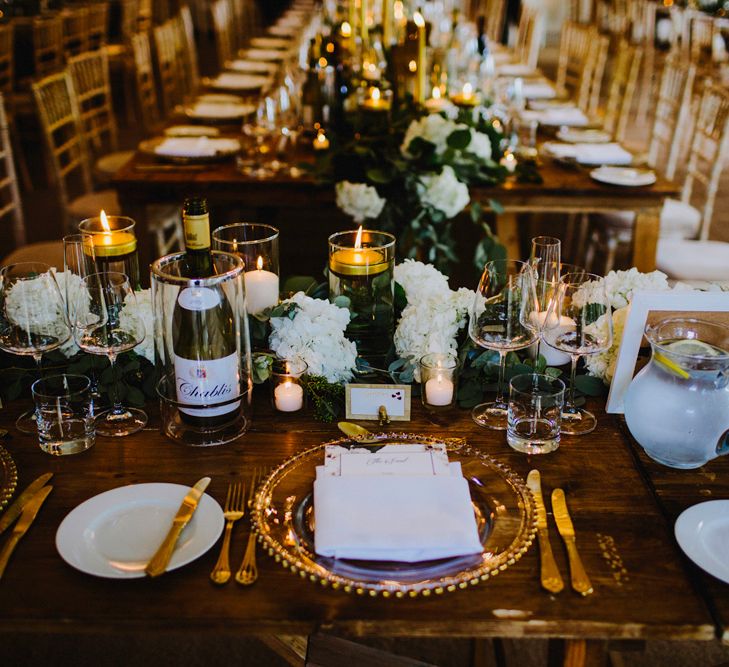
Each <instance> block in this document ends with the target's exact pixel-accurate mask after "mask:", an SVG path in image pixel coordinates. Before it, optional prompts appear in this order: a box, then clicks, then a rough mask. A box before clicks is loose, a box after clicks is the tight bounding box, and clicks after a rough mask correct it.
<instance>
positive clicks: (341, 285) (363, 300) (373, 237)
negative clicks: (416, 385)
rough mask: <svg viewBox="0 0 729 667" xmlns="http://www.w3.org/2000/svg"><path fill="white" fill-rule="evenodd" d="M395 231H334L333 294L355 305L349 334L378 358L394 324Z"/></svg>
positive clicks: (370, 357)
mask: <svg viewBox="0 0 729 667" xmlns="http://www.w3.org/2000/svg"><path fill="white" fill-rule="evenodd" d="M394 269H395V237H394V236H393V235H392V234H388V233H387V232H377V231H371V230H363V229H362V227H360V228H359V230H358V231H346V232H337V233H336V234H332V235H331V236H330V237H329V300H330V301H331V302H332V303H336V304H337V305H339V306H341V307H344V308H347V309H349V313H350V321H349V324H348V326H347V331H346V334H345V335H346V336H347V338H349V340H352V341H354V342H355V343H356V345H357V351H358V353H359V354H360V356H362V357H363V358H364V359H366V360H367V361H369V362H370V363H372V364H376V363H382V362H383V361H384V359H385V356H386V355H387V353H388V351H389V350H390V347H391V345H392V335H393V328H394V308H393V301H394Z"/></svg>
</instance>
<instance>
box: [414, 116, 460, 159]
mask: <svg viewBox="0 0 729 667" xmlns="http://www.w3.org/2000/svg"><path fill="white" fill-rule="evenodd" d="M465 128H466V125H463V124H459V123H455V122H454V121H452V120H448V119H447V118H443V116H441V115H440V114H437V113H434V114H430V115H428V116H423V117H422V118H421V119H420V120H414V121H412V122H411V123H410V125H409V126H408V129H407V130H406V131H405V138H404V139H403V142H402V145H401V146H400V152H401V153H402V154H403V155H404V156H405V157H412V155H411V153H410V151H409V148H410V142H411V141H412V140H413V139H416V138H420V139H424V140H425V141H429V142H430V143H431V144H433V145H434V146H435V153H436V155H443V153H444V152H445V150H446V148H448V137H449V136H450V135H451V134H452V133H453V132H455V131H456V130H463V129H465Z"/></svg>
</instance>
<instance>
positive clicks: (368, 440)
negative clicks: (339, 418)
mask: <svg viewBox="0 0 729 667" xmlns="http://www.w3.org/2000/svg"><path fill="white" fill-rule="evenodd" d="M337 428H339V430H340V431H341V432H342V433H344V435H347V436H349V437H350V438H355V439H356V440H357V442H361V443H362V444H364V445H367V444H372V443H375V442H380V440H379V438H377V437H376V436H375V435H374V434H373V433H371V432H370V431H368V430H367V429H366V428H365V427H364V426H360V425H359V424H353V423H352V422H339V423H338V424H337Z"/></svg>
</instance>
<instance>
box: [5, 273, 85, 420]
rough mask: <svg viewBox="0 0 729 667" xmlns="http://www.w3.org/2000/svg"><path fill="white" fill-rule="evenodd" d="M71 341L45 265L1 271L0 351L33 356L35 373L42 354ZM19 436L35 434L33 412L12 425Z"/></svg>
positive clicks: (56, 290) (57, 292) (58, 295)
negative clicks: (19, 432)
mask: <svg viewBox="0 0 729 667" xmlns="http://www.w3.org/2000/svg"><path fill="white" fill-rule="evenodd" d="M70 338H71V327H70V325H69V322H68V317H67V314H66V306H65V304H64V303H63V297H62V296H61V290H60V289H59V287H58V283H57V282H56V278H55V276H54V275H53V272H52V271H51V268H50V267H49V266H48V265H47V264H43V263H42V262H20V263H18V264H11V265H9V266H6V267H4V268H3V269H2V270H0V349H2V350H5V351H6V352H9V353H10V354H19V355H22V356H31V357H33V359H34V361H35V363H36V365H37V367H38V374H39V375H40V374H41V359H42V357H43V354H44V353H45V352H50V351H51V350H55V349H57V348H59V347H61V346H62V345H64V344H65V343H67V342H68V341H69V340H70ZM15 425H16V426H17V428H18V430H19V431H21V432H22V433H35V432H36V421H35V414H34V412H33V411H32V410H29V411H27V412H24V413H23V414H22V415H20V417H18V419H17V421H16V422H15Z"/></svg>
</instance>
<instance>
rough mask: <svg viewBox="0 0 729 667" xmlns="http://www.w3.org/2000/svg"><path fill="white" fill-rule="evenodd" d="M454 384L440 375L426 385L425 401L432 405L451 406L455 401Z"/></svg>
mask: <svg viewBox="0 0 729 667" xmlns="http://www.w3.org/2000/svg"><path fill="white" fill-rule="evenodd" d="M453 390H454V387H453V383H452V382H451V381H450V380H449V379H447V378H444V377H442V376H440V375H436V376H435V377H433V378H430V380H428V381H427V382H426V383H425V400H426V402H427V403H429V404H430V405H449V404H450V402H451V401H452V400H453Z"/></svg>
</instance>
